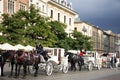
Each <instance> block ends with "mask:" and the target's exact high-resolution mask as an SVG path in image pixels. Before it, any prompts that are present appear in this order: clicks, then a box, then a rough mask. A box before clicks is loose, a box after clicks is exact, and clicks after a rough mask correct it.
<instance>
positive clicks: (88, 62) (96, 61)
mask: <svg viewBox="0 0 120 80" xmlns="http://www.w3.org/2000/svg"><path fill="white" fill-rule="evenodd" d="M83 58H84V65H85V67H87V68H88V70H89V71H92V70H93V68H94V67H96V68H98V70H100V69H101V68H102V58H100V56H99V54H98V52H96V51H86V54H85V55H84V57H83Z"/></svg>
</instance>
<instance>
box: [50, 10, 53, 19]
mask: <svg viewBox="0 0 120 80" xmlns="http://www.w3.org/2000/svg"><path fill="white" fill-rule="evenodd" d="M50 17H51V18H53V10H51V14H50Z"/></svg>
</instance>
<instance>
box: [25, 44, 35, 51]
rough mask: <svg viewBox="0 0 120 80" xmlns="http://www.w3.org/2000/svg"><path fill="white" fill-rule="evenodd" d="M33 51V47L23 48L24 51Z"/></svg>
mask: <svg viewBox="0 0 120 80" xmlns="http://www.w3.org/2000/svg"><path fill="white" fill-rule="evenodd" d="M33 49H35V47H33V46H30V45H27V46H25V50H26V51H32V50H33Z"/></svg>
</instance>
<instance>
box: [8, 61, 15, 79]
mask: <svg viewBox="0 0 120 80" xmlns="http://www.w3.org/2000/svg"><path fill="white" fill-rule="evenodd" d="M13 68H14V63H12V62H11V73H10V76H13ZM10 76H9V77H10Z"/></svg>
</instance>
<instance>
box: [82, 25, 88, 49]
mask: <svg viewBox="0 0 120 80" xmlns="http://www.w3.org/2000/svg"><path fill="white" fill-rule="evenodd" d="M82 31H83V32H84V44H83V47H84V49H85V47H86V46H85V32H87V29H86V27H85V26H83V29H82Z"/></svg>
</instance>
